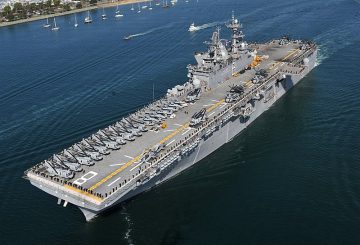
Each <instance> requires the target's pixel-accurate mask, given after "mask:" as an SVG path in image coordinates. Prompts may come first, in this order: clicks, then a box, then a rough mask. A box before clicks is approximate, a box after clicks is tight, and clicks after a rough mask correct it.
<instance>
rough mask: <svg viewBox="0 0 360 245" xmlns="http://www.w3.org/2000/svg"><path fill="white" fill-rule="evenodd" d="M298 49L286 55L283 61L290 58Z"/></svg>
mask: <svg viewBox="0 0 360 245" xmlns="http://www.w3.org/2000/svg"><path fill="white" fill-rule="evenodd" d="M297 51H298V49H295V50H294V51H292V52H290V53H289V54H288V55H286V56H285V57H284V58H283V59H282V60H281V61H285V60H286V59H287V58H289V57H290V56H292V55H293V54H295V53H296V52H297Z"/></svg>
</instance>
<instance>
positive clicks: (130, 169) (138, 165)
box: [130, 162, 143, 172]
mask: <svg viewBox="0 0 360 245" xmlns="http://www.w3.org/2000/svg"><path fill="white" fill-rule="evenodd" d="M141 164H143V163H142V162H140V163H139V164H138V165H136V166H135V167H133V168H132V169H130V172H131V171H133V170H134V169H135V168H137V167H139V166H140V165H141Z"/></svg>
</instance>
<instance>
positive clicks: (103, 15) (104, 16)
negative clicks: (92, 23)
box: [101, 7, 107, 20]
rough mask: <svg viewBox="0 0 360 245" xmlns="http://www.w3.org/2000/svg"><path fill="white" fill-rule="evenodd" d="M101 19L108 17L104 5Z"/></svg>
mask: <svg viewBox="0 0 360 245" xmlns="http://www.w3.org/2000/svg"><path fill="white" fill-rule="evenodd" d="M101 19H102V20H106V19H107V17H106V14H105V9H104V7H103V14H102V15H101Z"/></svg>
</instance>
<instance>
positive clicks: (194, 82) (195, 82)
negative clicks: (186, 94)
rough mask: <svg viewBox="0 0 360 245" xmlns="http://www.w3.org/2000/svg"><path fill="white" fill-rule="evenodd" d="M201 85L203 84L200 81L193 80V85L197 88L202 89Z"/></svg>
mask: <svg viewBox="0 0 360 245" xmlns="http://www.w3.org/2000/svg"><path fill="white" fill-rule="evenodd" d="M200 84H201V82H200V80H199V79H197V78H195V79H194V80H193V85H194V87H195V88H200Z"/></svg>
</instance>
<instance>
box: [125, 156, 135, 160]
mask: <svg viewBox="0 0 360 245" xmlns="http://www.w3.org/2000/svg"><path fill="white" fill-rule="evenodd" d="M124 157H127V158H129V159H134V158H133V157H131V156H128V155H124Z"/></svg>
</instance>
